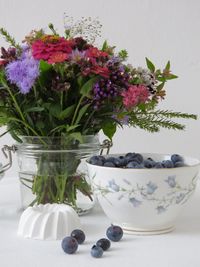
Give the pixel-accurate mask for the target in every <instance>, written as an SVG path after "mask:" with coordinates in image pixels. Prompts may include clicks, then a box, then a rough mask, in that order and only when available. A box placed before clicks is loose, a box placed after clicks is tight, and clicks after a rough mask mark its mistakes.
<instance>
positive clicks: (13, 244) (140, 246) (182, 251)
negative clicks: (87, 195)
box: [0, 177, 200, 267]
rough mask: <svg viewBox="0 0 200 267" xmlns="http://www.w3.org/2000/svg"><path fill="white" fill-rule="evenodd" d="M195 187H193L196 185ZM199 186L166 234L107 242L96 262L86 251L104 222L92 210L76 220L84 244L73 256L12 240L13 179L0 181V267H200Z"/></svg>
mask: <svg viewBox="0 0 200 267" xmlns="http://www.w3.org/2000/svg"><path fill="white" fill-rule="evenodd" d="M198 182H199V181H198ZM199 206H200V183H199V185H198V187H197V190H196V192H195V194H194V196H193V198H192V200H191V202H190V203H189V204H188V206H187V207H186V208H185V210H184V212H183V214H182V216H181V217H180V218H179V220H178V221H177V225H176V229H175V230H174V231H173V232H172V233H168V234H164V235H157V236H133V235H124V238H123V239H122V240H121V241H120V242H112V244H111V249H110V250H109V251H107V252H105V253H104V255H103V257H102V258H100V259H95V258H92V257H91V256H90V248H91V247H92V245H93V244H94V243H95V241H97V240H98V239H99V238H102V237H104V236H105V230H106V228H107V227H108V226H109V224H110V222H109V219H107V218H106V216H105V215H104V214H103V212H102V211H101V210H100V208H98V207H96V208H95V209H94V210H93V212H92V213H91V214H89V215H85V216H82V217H81V222H82V224H83V227H84V230H85V233H86V238H87V239H86V241H85V243H84V244H82V245H80V246H79V249H78V252H77V253H76V254H73V255H67V254H65V253H64V252H63V251H62V249H61V242H60V241H38V240H31V239H23V238H20V237H18V236H17V227H18V221H19V217H20V212H19V207H20V197H19V188H18V183H17V178H16V179H14V178H7V177H6V178H5V179H3V180H2V181H0V267H18V266H19V267H44V266H45V267H53V266H55V267H68V266H70V267H76V266H77V267H78V266H79V267H90V266H91V267H94V266H95V267H98V266H104V267H107V266H109V267H110V266H113V267H114V266H115V267H118V266H120V267H122V266H123V267H129V266H131V267H200V208H199Z"/></svg>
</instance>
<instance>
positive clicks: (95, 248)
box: [90, 245, 103, 258]
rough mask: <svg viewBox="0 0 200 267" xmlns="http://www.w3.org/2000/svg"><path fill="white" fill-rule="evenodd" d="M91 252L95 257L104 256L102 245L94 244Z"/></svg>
mask: <svg viewBox="0 0 200 267" xmlns="http://www.w3.org/2000/svg"><path fill="white" fill-rule="evenodd" d="M90 253H91V255H92V257H94V258H101V257H102V256H103V249H102V248H101V247H100V246H97V245H93V246H92V248H91V252H90Z"/></svg>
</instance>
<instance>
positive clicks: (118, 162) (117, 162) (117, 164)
mask: <svg viewBox="0 0 200 267" xmlns="http://www.w3.org/2000/svg"><path fill="white" fill-rule="evenodd" d="M113 163H114V164H115V166H116V167H121V161H120V160H119V159H117V158H115V160H113Z"/></svg>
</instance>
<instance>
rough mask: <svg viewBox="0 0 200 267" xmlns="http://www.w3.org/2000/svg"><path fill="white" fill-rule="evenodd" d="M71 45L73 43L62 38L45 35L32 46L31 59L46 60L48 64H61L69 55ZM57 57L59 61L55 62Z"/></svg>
mask: <svg viewBox="0 0 200 267" xmlns="http://www.w3.org/2000/svg"><path fill="white" fill-rule="evenodd" d="M72 44H73V41H71V40H66V39H65V38H63V37H59V36H52V35H45V36H44V37H42V38H41V39H39V40H36V41H35V42H34V43H33V44H32V51H33V57H34V58H35V59H38V60H40V59H43V60H46V61H48V62H49V63H50V64H52V63H56V62H63V61H65V60H66V59H67V57H68V54H70V53H71V51H72V48H71V46H72ZM61 54H62V56H61ZM58 55H59V60H58V61H57V60H56V58H57V59H58ZM54 59H55V62H54ZM61 59H62V60H61Z"/></svg>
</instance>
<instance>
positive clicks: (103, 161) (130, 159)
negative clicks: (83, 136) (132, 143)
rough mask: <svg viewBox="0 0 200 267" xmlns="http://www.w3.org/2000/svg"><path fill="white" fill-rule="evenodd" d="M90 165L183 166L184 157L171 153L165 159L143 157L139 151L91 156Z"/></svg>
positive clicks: (134, 166) (136, 167) (129, 167)
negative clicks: (116, 154)
mask: <svg viewBox="0 0 200 267" xmlns="http://www.w3.org/2000/svg"><path fill="white" fill-rule="evenodd" d="M88 162H89V163H90V164H92V165H97V166H104V167H116V168H128V169H144V168H147V169H151V168H156V169H160V168H176V167H183V166H185V163H184V159H183V157H182V156H180V155H178V154H173V155H171V156H169V157H168V158H167V159H162V160H160V159H157V157H156V159H153V158H152V157H148V156H147V157H143V155H142V154H140V153H135V152H133V153H131V152H129V153H127V154H125V155H119V156H116V157H114V156H107V157H104V156H93V157H91V158H90V159H89V161H88Z"/></svg>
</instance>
